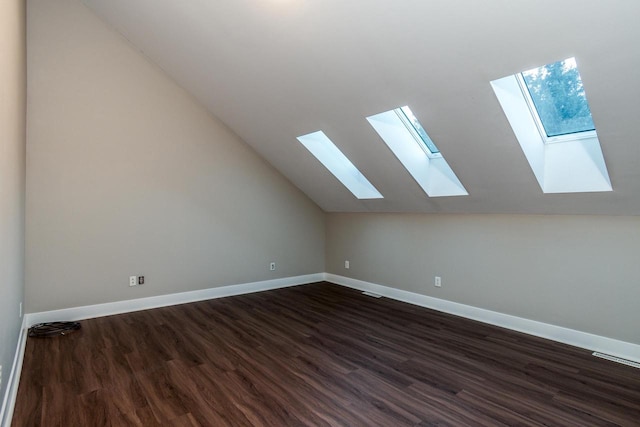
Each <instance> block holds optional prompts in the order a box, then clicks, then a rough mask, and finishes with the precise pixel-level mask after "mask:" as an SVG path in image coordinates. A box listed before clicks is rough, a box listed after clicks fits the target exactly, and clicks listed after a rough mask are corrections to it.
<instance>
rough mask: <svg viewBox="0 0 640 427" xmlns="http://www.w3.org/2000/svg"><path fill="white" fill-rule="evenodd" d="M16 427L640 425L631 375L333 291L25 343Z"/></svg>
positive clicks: (222, 304) (237, 302) (199, 309)
mask: <svg viewBox="0 0 640 427" xmlns="http://www.w3.org/2000/svg"><path fill="white" fill-rule="evenodd" d="M12 425H13V426H65V427H70V426H156V425H166V426H278V427H282V426H394V427H395V426H585V427H587V426H615V425H620V426H640V370H639V369H635V368H632V367H627V366H624V365H619V364H616V363H613V362H609V361H606V360H602V359H597V358H595V357H593V356H591V355H590V353H589V352H588V351H586V350H581V349H576V348H573V347H569V346H565V345H562V344H558V343H554V342H551V341H546V340H543V339H539V338H535V337H530V336H527V335H524V334H519V333H516V332H511V331H508V330H504V329H501V328H497V327H492V326H488V325H484V324H481V323H477V322H473V321H469V320H465V319H461V318H458V317H455V316H450V315H446V314H442V313H438V312H435V311H431V310H427V309H424V308H420V307H415V306H411V305H408V304H403V303H400V302H396V301H392V300H388V299H384V298H381V299H375V298H371V297H367V296H364V295H361V294H360V293H359V292H357V291H354V290H351V289H346V288H343V287H340V286H336V285H332V284H329V283H315V284H310V285H305V286H297V287H293V288H287V289H281V290H275V291H268V292H262V293H256V294H250V295H243V296H236V297H230V298H224V299H217V300H211V301H205V302H199V303H193V304H185V305H180V306H173V307H167V308H160V309H154V310H147V311H141V312H136V313H129V314H123V315H118V316H110V317H103V318H97V319H91V320H86V321H83V322H82V329H81V330H80V331H77V332H74V333H71V334H70V335H67V336H64V337H56V338H39V339H34V338H29V339H28V341H27V348H26V354H25V359H24V366H23V371H22V377H21V380H20V387H19V391H18V399H17V402H16V409H15V413H14V418H13V424H12Z"/></svg>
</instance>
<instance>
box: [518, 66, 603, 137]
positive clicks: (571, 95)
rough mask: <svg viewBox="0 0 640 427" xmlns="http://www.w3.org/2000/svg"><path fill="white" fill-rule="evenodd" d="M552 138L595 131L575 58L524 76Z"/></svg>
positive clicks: (529, 72) (526, 73)
mask: <svg viewBox="0 0 640 427" xmlns="http://www.w3.org/2000/svg"><path fill="white" fill-rule="evenodd" d="M522 77H523V79H524V82H525V84H526V86H527V89H528V90H529V94H530V95H531V99H532V100H533V103H534V105H535V108H536V110H537V111H538V116H539V117H540V121H541V122H542V126H543V127H544V130H545V132H546V134H547V136H548V137H553V136H559V135H566V134H572V133H577V132H585V131H590V130H594V129H595V126H594V124H593V119H592V118H591V111H590V110H589V104H588V103H587V97H586V95H585V93H584V87H583V85H582V79H581V78H580V73H579V72H578V68H577V66H576V61H575V59H574V58H569V59H565V60H564V61H558V62H554V63H553V64H548V65H545V66H543V67H539V68H534V69H533V70H529V71H525V72H523V73H522Z"/></svg>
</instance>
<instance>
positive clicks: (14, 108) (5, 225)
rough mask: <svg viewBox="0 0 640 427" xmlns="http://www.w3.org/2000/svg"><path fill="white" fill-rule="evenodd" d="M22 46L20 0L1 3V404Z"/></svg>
mask: <svg viewBox="0 0 640 427" xmlns="http://www.w3.org/2000/svg"><path fill="white" fill-rule="evenodd" d="M25 47H26V41H25V7H24V2H23V1H21V0H7V1H2V2H0V364H1V365H2V367H3V368H2V372H3V375H2V378H3V380H2V386H0V405H1V404H2V400H3V399H2V398H3V397H4V395H5V392H6V389H7V380H8V378H9V373H10V371H11V365H12V363H13V357H14V353H15V350H16V344H17V340H18V334H19V332H20V325H21V324H22V319H21V318H20V315H19V305H20V302H21V301H22V299H23V291H24V196H25V183H24V180H25V102H26V68H25V65H26V62H25V59H26V57H25V55H26V54H25ZM0 422H2V420H0Z"/></svg>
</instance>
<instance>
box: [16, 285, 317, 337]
mask: <svg viewBox="0 0 640 427" xmlns="http://www.w3.org/2000/svg"><path fill="white" fill-rule="evenodd" d="M323 280H324V273H316V274H307V275H304V276H293V277H283V278H280V279H273V280H264V281H261V282H251V283H243V284H239V285H229V286H221V287H217V288H209V289H201V290H197V291H189V292H180V293H176V294H169V295H159V296H155V297H147V298H139V299H133V300H125V301H117V302H109V303H105V304H95V305H87V306H83V307H72V308H65V309H62V310H53V311H44V312H40V313H30V314H27V315H25V316H26V317H27V325H29V326H32V325H35V324H36V323H44V322H53V321H72V320H83V319H92V318H94V317H102V316H111V315H113V314H121V313H130V312H133V311H140V310H148V309H150V308H157V307H166V306H170V305H176V304H185V303H189V302H196V301H204V300H209V299H215V298H223V297H229V296H233V295H242V294H249V293H253V292H261V291H268V290H272V289H279V288H286V287H289V286H297V285H304V284H307V283H313V282H320V281H323Z"/></svg>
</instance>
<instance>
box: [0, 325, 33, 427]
mask: <svg viewBox="0 0 640 427" xmlns="http://www.w3.org/2000/svg"><path fill="white" fill-rule="evenodd" d="M26 345H27V316H26V315H24V316H22V326H21V328H20V335H19V336H18V344H17V345H16V353H15V355H14V356H13V365H12V366H11V373H10V374H9V379H8V382H7V384H8V385H7V390H6V392H5V393H4V399H3V400H2V409H1V410H0V425H1V426H2V427H10V426H11V419H12V417H13V409H14V407H15V405H16V397H17V396H18V386H19V385H20V373H21V372H22V361H23V360H24V349H25V347H26Z"/></svg>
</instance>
